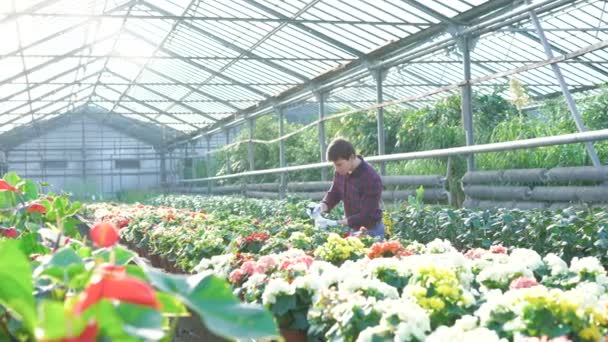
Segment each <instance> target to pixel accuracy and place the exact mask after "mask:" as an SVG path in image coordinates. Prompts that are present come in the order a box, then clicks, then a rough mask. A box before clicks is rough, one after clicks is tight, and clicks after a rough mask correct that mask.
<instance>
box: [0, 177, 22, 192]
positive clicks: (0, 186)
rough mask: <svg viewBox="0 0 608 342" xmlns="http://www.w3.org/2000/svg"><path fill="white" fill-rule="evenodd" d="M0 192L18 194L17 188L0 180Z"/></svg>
mask: <svg viewBox="0 0 608 342" xmlns="http://www.w3.org/2000/svg"><path fill="white" fill-rule="evenodd" d="M0 191H12V192H19V190H18V189H17V188H15V187H14V186H12V185H10V184H8V183H7V182H6V181H5V180H4V179H0Z"/></svg>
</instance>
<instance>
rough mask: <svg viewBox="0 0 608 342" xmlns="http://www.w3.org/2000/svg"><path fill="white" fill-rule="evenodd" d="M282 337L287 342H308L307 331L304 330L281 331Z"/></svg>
mask: <svg viewBox="0 0 608 342" xmlns="http://www.w3.org/2000/svg"><path fill="white" fill-rule="evenodd" d="M281 336H283V338H284V339H285V342H306V331H304V330H291V329H281Z"/></svg>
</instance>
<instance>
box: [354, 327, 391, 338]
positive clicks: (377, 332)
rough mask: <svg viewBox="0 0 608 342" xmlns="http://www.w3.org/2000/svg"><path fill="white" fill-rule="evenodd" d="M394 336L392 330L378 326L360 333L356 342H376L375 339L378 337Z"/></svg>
mask: <svg viewBox="0 0 608 342" xmlns="http://www.w3.org/2000/svg"><path fill="white" fill-rule="evenodd" d="M387 335H389V336H390V335H392V333H391V331H390V329H389V328H388V327H385V326H382V325H376V326H374V327H369V328H366V329H365V330H363V331H362V332H360V333H359V336H358V337H357V340H356V342H372V341H374V337H377V336H383V337H384V336H387Z"/></svg>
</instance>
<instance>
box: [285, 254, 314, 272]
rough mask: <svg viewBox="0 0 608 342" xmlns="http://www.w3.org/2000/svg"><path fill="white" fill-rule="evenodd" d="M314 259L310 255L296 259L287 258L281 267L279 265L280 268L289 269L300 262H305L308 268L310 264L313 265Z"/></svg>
mask: <svg viewBox="0 0 608 342" xmlns="http://www.w3.org/2000/svg"><path fill="white" fill-rule="evenodd" d="M313 261H314V259H313V258H311V257H309V256H308V255H305V256H301V257H298V258H295V259H287V260H284V261H283V262H282V263H281V267H279V269H281V270H288V271H289V270H292V269H294V268H295V266H296V265H298V264H304V265H305V266H306V269H308V268H310V265H312V262H313Z"/></svg>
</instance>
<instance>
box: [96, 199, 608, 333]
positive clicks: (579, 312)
mask: <svg viewBox="0 0 608 342" xmlns="http://www.w3.org/2000/svg"><path fill="white" fill-rule="evenodd" d="M228 201H230V199H226V198H224V199H222V206H220V207H221V209H219V210H216V209H214V208H213V207H212V206H210V207H208V208H206V209H205V211H204V212H201V211H191V210H187V209H175V208H170V207H162V206H161V207H153V206H144V205H137V206H112V205H107V204H104V205H98V206H97V207H90V208H89V210H90V214H91V215H97V217H98V218H105V219H109V220H113V221H114V222H117V223H120V222H126V225H124V228H123V229H122V230H121V236H122V237H123V238H124V239H126V240H127V241H131V242H136V243H139V244H145V245H146V247H149V248H153V249H155V251H156V252H157V253H159V254H163V255H164V256H167V257H174V258H175V260H177V261H178V262H180V263H181V264H183V265H185V266H186V267H183V268H184V269H186V270H188V271H191V270H192V269H193V268H194V269H195V270H196V271H197V272H205V271H212V272H213V273H215V274H217V275H218V276H220V277H222V278H224V279H227V280H228V281H230V283H231V284H232V286H233V289H234V292H235V294H236V295H238V296H239V297H240V298H241V300H243V301H246V302H257V303H261V304H264V305H266V306H267V307H268V308H269V309H271V310H272V312H273V313H274V315H275V317H276V318H277V320H278V322H279V324H280V325H281V326H282V327H288V328H292V329H301V330H306V331H308V334H309V335H313V336H316V337H318V338H321V339H327V340H347V341H355V340H362V341H365V340H386V339H394V340H404V341H406V340H420V341H422V340H430V341H445V340H454V341H458V340H462V341H469V340H480V339H482V338H485V339H489V340H502V339H504V340H522V341H523V340H526V341H527V340H530V341H534V338H537V340H547V341H548V340H551V339H555V340H561V341H567V340H577V341H595V340H598V339H600V338H601V337H602V336H604V334H605V333H606V328H607V326H606V319H605V318H606V312H605V310H606V298H605V293H606V280H605V279H606V274H605V271H604V269H603V267H602V266H601V263H600V261H599V259H597V258H594V257H581V258H579V257H574V258H572V259H571V260H567V261H568V262H569V263H570V266H568V264H566V261H564V260H563V259H562V258H561V257H560V256H558V255H556V254H553V253H547V254H546V255H545V256H544V258H541V256H540V255H539V254H537V253H536V252H534V251H532V250H529V249H523V248H515V247H510V248H509V249H507V248H505V247H503V246H502V245H491V246H488V248H487V249H483V248H471V249H465V251H466V253H464V254H463V253H458V252H456V250H455V249H454V247H453V246H452V245H451V244H450V243H449V242H447V241H445V240H438V239H437V240H434V241H431V242H429V243H427V244H420V243H409V242H407V240H400V241H397V240H393V241H388V242H385V243H374V241H373V240H372V239H369V238H367V237H366V236H365V235H363V236H360V237H346V236H345V234H344V232H343V231H340V230H333V231H332V230H329V231H326V230H322V231H319V230H314V229H313V227H312V225H311V223H310V222H309V221H308V220H306V219H302V218H300V217H297V218H295V219H294V218H292V217H284V216H280V215H274V216H270V217H259V216H258V217H256V216H254V215H248V213H247V211H246V210H245V209H243V210H240V211H239V210H233V211H231V212H226V209H225V207H226V203H227V202H228ZM239 201H241V202H242V201H244V200H243V199H239ZM233 212H238V215H236V214H234V213H233ZM393 222H396V221H393ZM397 236H398V235H397ZM201 257H202V261H200V260H201ZM199 261H200V262H199ZM196 263H198V266H196V267H194V266H195V265H196ZM380 265H382V266H380ZM414 327H415V328H414Z"/></svg>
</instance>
